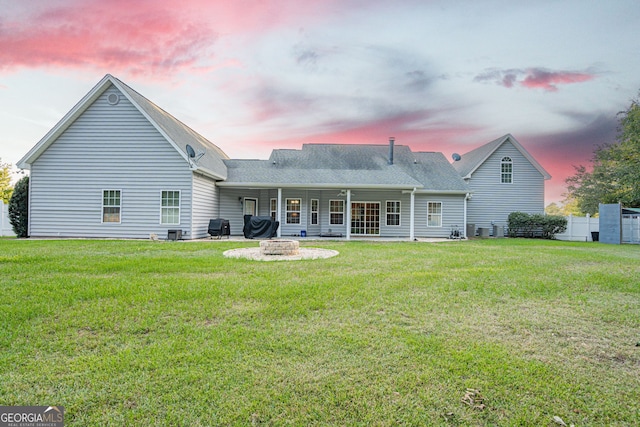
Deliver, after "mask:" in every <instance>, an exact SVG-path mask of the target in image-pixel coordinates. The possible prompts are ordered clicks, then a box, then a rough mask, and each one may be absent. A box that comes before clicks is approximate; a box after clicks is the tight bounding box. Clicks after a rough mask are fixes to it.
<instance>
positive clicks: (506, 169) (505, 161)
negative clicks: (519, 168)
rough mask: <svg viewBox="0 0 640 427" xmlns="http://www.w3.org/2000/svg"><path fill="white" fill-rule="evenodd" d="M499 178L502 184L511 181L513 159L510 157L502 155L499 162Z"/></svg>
mask: <svg viewBox="0 0 640 427" xmlns="http://www.w3.org/2000/svg"><path fill="white" fill-rule="evenodd" d="M500 170H501V178H500V182H502V183H503V184H511V183H512V182H513V161H512V160H511V157H503V158H502V161H501V162H500Z"/></svg>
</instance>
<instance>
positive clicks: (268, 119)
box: [0, 0, 640, 204]
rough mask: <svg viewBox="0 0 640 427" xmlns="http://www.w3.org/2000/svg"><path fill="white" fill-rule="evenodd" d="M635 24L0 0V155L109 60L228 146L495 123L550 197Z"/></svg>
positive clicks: (610, 91) (635, 81) (435, 133)
mask: <svg viewBox="0 0 640 427" xmlns="http://www.w3.org/2000/svg"><path fill="white" fill-rule="evenodd" d="M639 23H640V3H639V2H638V1H637V0H611V1H606V2H605V1H589V0H575V1H535V2H532V1H513V0H511V1H491V0H489V1H451V0H442V1H439V0H437V1H436V0H434V1H428V0H422V1H418V0H415V1H402V0H396V1H382V0H366V1H365V0H346V1H339V0H314V1H309V2H307V1H301V0H292V1H289V0H275V1H266V0H264V1H260V0H239V1H229V0H226V1H211V0H193V1H192V0H183V1H179V2H176V1H167V0H135V1H132V0H28V1H16V0H0V129H1V130H2V131H1V132H0V158H2V161H3V162H9V163H12V164H15V163H17V161H18V160H19V159H20V158H21V157H22V156H23V155H25V154H26V153H27V151H28V150H29V149H31V147H33V146H34V145H35V144H36V143H37V142H38V141H39V140H40V139H41V138H42V137H43V136H44V135H45V133H47V132H48V131H49V130H50V129H51V128H52V127H53V126H54V125H55V124H56V123H57V122H58V121H59V120H60V119H61V118H62V117H63V116H64V115H65V114H66V113H67V112H68V111H69V110H70V109H71V108H72V107H73V106H74V105H75V104H76V103H77V102H78V101H79V100H80V99H81V98H82V97H83V96H84V95H85V94H86V93H87V92H88V91H89V90H90V89H91V88H92V87H93V86H94V85H95V84H96V83H97V82H98V81H99V80H100V79H101V78H102V77H103V76H104V75H105V74H107V73H109V74H113V75H114V76H115V77H118V78H119V79H121V80H123V81H124V82H125V83H127V84H128V85H129V86H131V87H132V88H134V89H135V90H137V91H138V92H140V93H141V94H142V95H144V96H146V97H147V98H148V99H150V100H151V101H153V102H155V103H156V104H158V105H159V106H160V107H162V108H164V109H165V110H167V111H168V112H169V113H171V114H172V115H174V116H175V117H177V118H178V119H180V120H182V121H183V122H184V123H186V124H187V125H189V126H190V127H191V128H193V129H194V130H195V131H197V132H198V133H200V134H202V135H203V136H205V137H206V138H207V139H209V140H210V141H211V142H213V143H214V144H216V145H218V146H219V147H220V148H221V149H222V150H223V151H225V152H226V153H227V154H228V155H229V156H230V157H232V158H262V159H266V158H267V157H268V156H269V154H270V153H271V150H272V149H274V148H298V149H299V148H301V146H302V144H303V143H311V142H314V143H354V144H355V143H371V144H386V143H387V141H388V138H389V137H390V136H394V137H395V138H396V144H401V145H409V146H410V147H411V149H412V150H414V151H440V152H443V153H444V154H445V156H447V158H451V154H452V153H454V152H458V153H461V154H462V153H465V152H467V151H469V150H471V149H474V148H476V147H478V146H479V145H481V144H484V143H486V142H489V141H491V140H493V139H496V138H498V137H500V136H502V135H504V134H506V133H511V134H513V136H514V137H515V138H516V139H517V140H518V141H520V143H522V145H524V147H525V148H526V149H527V150H529V152H531V154H532V155H533V156H534V157H535V158H536V159H537V160H538V161H539V162H540V163H541V164H542V166H543V167H544V168H545V169H546V170H547V171H548V172H549V173H550V174H551V175H552V176H553V178H552V179H551V180H550V181H547V182H546V203H547V204H548V203H550V202H554V201H555V202H558V201H560V200H562V193H563V192H565V184H564V180H565V178H566V177H567V176H569V175H573V173H574V169H573V167H572V165H578V164H585V165H587V164H588V161H589V159H590V158H591V155H592V153H593V149H594V147H595V146H596V145H598V144H603V143H607V142H614V141H615V134H616V126H617V118H616V113H617V112H619V111H621V110H624V109H626V108H627V107H628V106H629V104H630V102H631V99H632V98H635V97H636V96H637V95H638V91H639V90H640V37H638V36H639V35H640V27H639Z"/></svg>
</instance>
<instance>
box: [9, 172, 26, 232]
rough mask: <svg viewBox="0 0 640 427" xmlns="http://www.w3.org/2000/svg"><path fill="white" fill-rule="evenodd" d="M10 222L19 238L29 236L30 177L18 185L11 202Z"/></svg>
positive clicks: (23, 179) (14, 189)
mask: <svg viewBox="0 0 640 427" xmlns="http://www.w3.org/2000/svg"><path fill="white" fill-rule="evenodd" d="M9 222H10V223H11V226H12V227H13V232H14V233H16V236H18V237H28V236H29V228H28V224H29V177H28V176H25V177H24V178H22V179H21V180H20V181H18V182H17V183H16V186H15V187H14V188H13V194H12V195H11V199H10V200H9Z"/></svg>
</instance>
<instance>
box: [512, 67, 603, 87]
mask: <svg viewBox="0 0 640 427" xmlns="http://www.w3.org/2000/svg"><path fill="white" fill-rule="evenodd" d="M594 78H595V76H594V75H593V74H587V73H580V72H573V71H549V70H545V69H542V68H530V69H528V70H527V74H526V76H525V78H524V80H522V82H521V83H520V84H521V85H522V86H524V87H526V88H530V89H538V88H540V89H544V90H547V91H550V92H555V91H557V90H558V86H557V85H559V84H571V83H582V82H586V81H589V80H593V79H594Z"/></svg>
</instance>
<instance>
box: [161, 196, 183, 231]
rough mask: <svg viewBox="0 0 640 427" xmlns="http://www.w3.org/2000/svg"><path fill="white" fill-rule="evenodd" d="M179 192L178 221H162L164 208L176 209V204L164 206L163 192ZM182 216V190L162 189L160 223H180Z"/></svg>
mask: <svg viewBox="0 0 640 427" xmlns="http://www.w3.org/2000/svg"><path fill="white" fill-rule="evenodd" d="M169 191H171V192H172V193H175V192H177V193H178V222H175V223H174V222H162V210H163V209H168V208H170V209H175V206H162V193H164V192H169ZM181 216H182V191H180V190H160V225H180V218H181Z"/></svg>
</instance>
